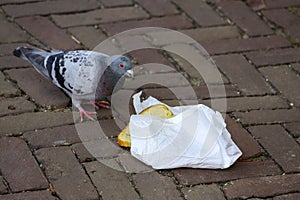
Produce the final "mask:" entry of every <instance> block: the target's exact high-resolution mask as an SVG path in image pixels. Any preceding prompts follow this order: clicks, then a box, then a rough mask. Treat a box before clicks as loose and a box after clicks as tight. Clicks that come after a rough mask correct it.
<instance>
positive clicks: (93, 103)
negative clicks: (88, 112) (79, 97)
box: [84, 100, 99, 110]
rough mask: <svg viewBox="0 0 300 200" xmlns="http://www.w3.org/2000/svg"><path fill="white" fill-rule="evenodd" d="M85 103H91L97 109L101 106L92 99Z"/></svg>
mask: <svg viewBox="0 0 300 200" xmlns="http://www.w3.org/2000/svg"><path fill="white" fill-rule="evenodd" d="M84 104H90V105H92V106H94V108H95V109H97V110H98V109H99V106H98V105H97V102H96V101H92V100H90V101H88V102H85V103H84Z"/></svg>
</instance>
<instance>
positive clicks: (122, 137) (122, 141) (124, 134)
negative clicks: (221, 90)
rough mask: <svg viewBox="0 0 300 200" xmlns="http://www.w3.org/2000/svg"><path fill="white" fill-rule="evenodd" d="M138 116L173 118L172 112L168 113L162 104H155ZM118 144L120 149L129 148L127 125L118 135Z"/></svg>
mask: <svg viewBox="0 0 300 200" xmlns="http://www.w3.org/2000/svg"><path fill="white" fill-rule="evenodd" d="M140 114H141V115H145V114H150V115H154V116H157V117H161V118H164V119H167V118H171V117H173V116H174V114H173V113H172V111H170V110H169V109H168V107H167V106H165V105H163V104H156V105H153V106H150V107H149V108H146V109H145V110H143V111H142V112H141V113H140ZM118 144H119V145H120V146H122V147H130V146H131V139H130V132H129V125H127V126H126V127H125V128H124V129H123V130H122V131H121V132H120V134H119V135H118Z"/></svg>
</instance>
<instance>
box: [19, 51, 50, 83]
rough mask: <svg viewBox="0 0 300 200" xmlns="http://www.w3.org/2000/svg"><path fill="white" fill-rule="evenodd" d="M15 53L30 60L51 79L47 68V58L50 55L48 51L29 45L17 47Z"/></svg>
mask: <svg viewBox="0 0 300 200" xmlns="http://www.w3.org/2000/svg"><path fill="white" fill-rule="evenodd" d="M13 55H14V56H16V57H19V58H22V59H24V60H28V61H29V62H30V63H31V64H32V65H33V67H34V68H35V69H36V70H37V71H38V72H39V73H41V74H42V75H43V76H44V77H46V78H47V79H50V77H49V73H48V70H47V68H45V65H44V62H45V59H46V58H47V57H48V56H49V53H48V52H45V51H40V50H37V49H32V48H29V47H17V48H16V49H15V50H14V51H13Z"/></svg>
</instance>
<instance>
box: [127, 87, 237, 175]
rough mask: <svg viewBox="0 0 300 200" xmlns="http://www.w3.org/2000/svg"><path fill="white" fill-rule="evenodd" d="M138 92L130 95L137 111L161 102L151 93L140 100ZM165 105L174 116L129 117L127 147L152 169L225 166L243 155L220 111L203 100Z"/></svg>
mask: <svg viewBox="0 0 300 200" xmlns="http://www.w3.org/2000/svg"><path fill="white" fill-rule="evenodd" d="M141 94H142V92H139V93H137V94H135V95H134V96H133V105H134V108H135V111H136V113H140V112H141V111H142V110H144V109H146V108H148V107H150V106H152V105H155V104H164V103H162V102H160V101H158V100H157V99H155V98H153V97H148V98H147V99H146V100H144V101H142V102H141V100H140V96H141ZM164 105H166V104H164ZM166 106H167V107H168V108H169V109H170V110H171V111H172V112H173V114H174V115H175V116H174V117H172V118H169V119H162V118H160V117H156V116H153V115H149V114H146V115H139V114H136V115H132V116H131V117H130V122H129V130H130V134H131V150H130V151H131V154H132V155H133V156H134V157H135V158H137V159H138V160H140V161H142V162H143V163H145V164H147V165H150V166H152V167H153V168H154V169H172V168H179V167H191V168H207V169H225V168H228V167H230V166H231V165H232V164H233V163H234V162H235V161H236V160H237V159H238V158H239V157H240V156H241V155H242V152H241V150H240V149H239V148H238V147H237V146H236V144H235V143H234V142H233V141H232V139H231V136H230V133H229V132H228V131H227V129H226V124H225V122H224V119H223V118H222V115H221V114H220V113H219V112H215V111H213V110H212V109H210V108H209V107H207V106H205V105H202V104H198V105H190V106H176V107H170V106H168V105H166Z"/></svg>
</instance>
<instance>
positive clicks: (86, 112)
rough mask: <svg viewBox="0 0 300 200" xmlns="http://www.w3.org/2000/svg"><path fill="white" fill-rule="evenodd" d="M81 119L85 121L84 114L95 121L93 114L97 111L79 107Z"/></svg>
mask: <svg viewBox="0 0 300 200" xmlns="http://www.w3.org/2000/svg"><path fill="white" fill-rule="evenodd" d="M78 110H79V115H80V121H81V122H83V116H86V117H87V118H88V119H90V120H92V121H95V119H94V118H93V117H92V116H91V115H96V114H97V113H96V112H90V111H85V110H84V109H83V108H82V107H81V106H79V107H78Z"/></svg>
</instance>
